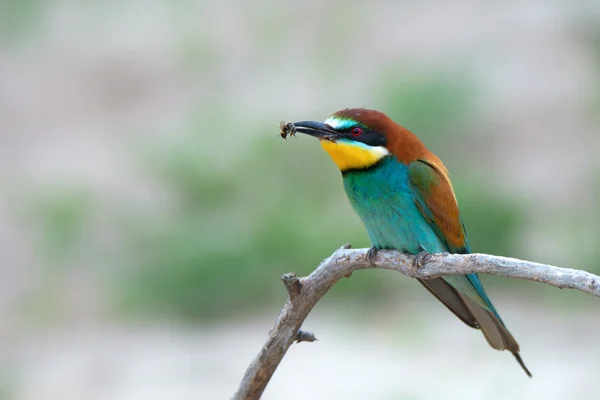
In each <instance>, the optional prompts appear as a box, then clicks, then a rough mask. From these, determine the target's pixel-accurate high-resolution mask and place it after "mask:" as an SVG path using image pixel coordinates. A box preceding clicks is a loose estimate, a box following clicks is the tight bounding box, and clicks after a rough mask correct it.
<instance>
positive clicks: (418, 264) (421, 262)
mask: <svg viewBox="0 0 600 400" xmlns="http://www.w3.org/2000/svg"><path fill="white" fill-rule="evenodd" d="M430 259H431V253H428V252H426V251H421V252H419V253H418V254H417V255H416V256H415V261H414V262H413V268H414V270H415V273H416V274H419V269H421V268H423V266H425V264H427V262H428V261H429V260H430Z"/></svg>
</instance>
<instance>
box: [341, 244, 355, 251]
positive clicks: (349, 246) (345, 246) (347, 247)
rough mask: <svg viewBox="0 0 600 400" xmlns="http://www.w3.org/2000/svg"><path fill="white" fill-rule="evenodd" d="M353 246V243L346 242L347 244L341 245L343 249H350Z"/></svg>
mask: <svg viewBox="0 0 600 400" xmlns="http://www.w3.org/2000/svg"><path fill="white" fill-rule="evenodd" d="M351 248H352V245H351V244H350V243H346V244H345V245H343V246H342V247H340V249H343V250H348V249H351Z"/></svg>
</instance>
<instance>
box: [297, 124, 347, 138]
mask: <svg viewBox="0 0 600 400" xmlns="http://www.w3.org/2000/svg"><path fill="white" fill-rule="evenodd" d="M294 126H295V127H296V132H300V133H305V134H307V135H310V136H314V137H316V138H317V139H326V140H331V141H332V142H333V141H335V139H336V137H337V136H338V135H339V133H338V132H337V131H335V130H334V129H332V128H330V127H329V126H327V125H325V124H324V123H322V122H315V121H300V122H294Z"/></svg>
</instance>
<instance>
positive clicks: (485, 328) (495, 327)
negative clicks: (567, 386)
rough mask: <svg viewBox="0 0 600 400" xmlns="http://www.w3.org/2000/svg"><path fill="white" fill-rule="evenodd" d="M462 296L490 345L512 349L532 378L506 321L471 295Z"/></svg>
mask: <svg viewBox="0 0 600 400" xmlns="http://www.w3.org/2000/svg"><path fill="white" fill-rule="evenodd" d="M461 297H462V298H463V300H464V302H465V304H466V306H467V307H468V308H469V311H471V314H472V315H473V317H475V319H476V320H477V324H478V325H479V329H481V332H482V333H483V336H485V339H486V340H487V342H488V343H489V344H490V346H491V347H492V348H494V349H496V350H508V351H510V352H511V353H512V354H513V356H515V358H516V359H517V362H518V363H519V365H520V366H521V368H523V371H525V373H526V374H527V376H529V377H530V378H531V377H532V375H531V372H529V369H527V367H526V366H525V363H524V362H523V359H522V358H521V356H520V355H519V343H517V341H516V340H515V338H514V337H513V335H512V334H511V333H510V332H509V330H508V329H506V326H504V323H502V321H500V320H499V319H498V318H497V317H496V316H495V315H494V314H493V313H491V312H490V311H488V310H486V309H484V308H483V307H481V306H480V305H479V304H477V303H476V302H475V301H473V300H471V299H470V298H469V297H467V296H461Z"/></svg>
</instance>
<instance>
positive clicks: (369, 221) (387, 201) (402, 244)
mask: <svg viewBox="0 0 600 400" xmlns="http://www.w3.org/2000/svg"><path fill="white" fill-rule="evenodd" d="M343 177H344V189H345V190H346V195H347V196H348V199H349V200H350V203H351V204H352V207H353V208H354V210H355V211H356V213H357V214H358V216H359V217H360V219H361V220H362V222H363V224H364V225H365V228H366V229H367V232H368V234H369V238H370V239H371V243H372V244H373V246H375V247H377V248H382V249H396V250H400V251H402V252H405V253H411V254H417V253H419V252H420V251H423V250H425V251H427V252H429V253H439V252H444V251H448V249H447V248H446V246H445V245H444V243H442V241H441V240H440V239H439V238H438V236H437V234H436V233H435V231H434V229H433V228H432V227H431V225H430V224H429V222H428V221H427V220H426V219H425V218H424V217H423V215H422V214H421V211H419V209H418V208H417V206H416V204H415V200H414V198H413V189H412V188H411V183H410V181H409V178H408V167H407V166H406V165H404V164H402V163H400V162H399V161H397V160H396V158H395V157H393V156H391V155H389V156H386V157H385V158H384V159H382V160H381V161H380V162H379V163H378V164H377V165H376V166H374V167H371V168H369V169H366V170H357V171H347V172H345V173H344V174H343Z"/></svg>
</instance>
